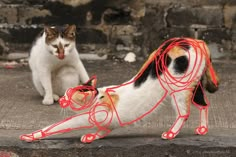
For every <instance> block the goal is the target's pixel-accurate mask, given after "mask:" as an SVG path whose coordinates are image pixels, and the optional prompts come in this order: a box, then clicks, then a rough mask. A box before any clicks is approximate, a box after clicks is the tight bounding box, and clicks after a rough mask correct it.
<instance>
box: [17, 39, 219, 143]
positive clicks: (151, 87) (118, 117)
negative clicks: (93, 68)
mask: <svg viewBox="0 0 236 157" xmlns="http://www.w3.org/2000/svg"><path fill="white" fill-rule="evenodd" d="M176 41H181V42H182V43H183V44H182V45H181V46H174V47H172V48H171V49H169V50H168V52H167V53H166V55H165V57H164V60H165V63H164V64H163V62H161V61H160V60H158V58H160V56H161V54H157V51H154V52H153V53H152V54H151V55H150V57H149V59H148V60H147V61H146V62H145V64H144V65H143V67H142V68H141V69H140V71H139V72H138V73H137V75H135V76H134V77H133V78H132V79H131V80H129V81H127V82H125V83H123V84H121V85H118V86H106V87H102V88H96V85H95V84H96V80H95V79H92V80H90V86H93V87H94V90H88V91H84V92H82V91H77V92H76V94H75V98H74V99H77V101H80V100H81V102H83V101H84V100H85V99H83V98H82V97H81V98H80V97H77V96H76V95H77V94H79V93H85V92H86V93H87V94H88V95H93V94H94V92H95V93H96V94H95V95H96V96H95V98H93V100H94V103H93V105H91V106H90V107H88V108H87V109H84V110H81V111H76V113H79V114H81V116H75V117H73V118H69V119H67V120H66V121H64V122H63V123H60V122H59V123H58V124H59V125H56V126H55V127H52V128H51V129H50V130H48V128H49V127H50V126H49V127H46V128H44V129H42V130H40V132H38V133H33V134H31V135H32V136H33V137H34V138H33V139H34V140H35V139H40V138H44V137H46V136H42V132H43V133H45V132H46V130H47V133H49V134H48V135H52V134H53V133H54V132H58V131H60V130H65V129H67V128H70V129H71V130H73V129H76V128H78V127H82V126H90V125H91V121H90V120H89V114H82V113H86V112H88V111H89V110H91V108H93V107H94V106H96V104H105V105H102V106H99V107H97V108H96V110H95V111H98V110H101V109H103V110H106V111H107V112H109V113H110V114H109V115H108V116H107V120H105V119H104V118H105V117H104V116H105V115H104V114H102V113H96V114H95V118H96V119H97V121H103V120H104V123H102V124H94V125H92V127H91V128H97V129H98V131H97V132H96V133H92V134H94V135H95V136H96V139H99V138H102V137H104V136H106V135H107V134H108V133H109V132H110V131H112V130H113V129H115V128H118V127H121V126H125V125H129V124H133V123H135V122H136V121H138V120H140V119H143V120H144V121H148V120H149V117H152V116H155V115H156V111H157V108H158V106H159V105H164V104H165V105H172V106H173V108H174V110H175V111H176V117H177V118H176V121H175V122H174V124H173V126H172V127H171V128H170V129H169V131H167V132H164V133H163V134H162V138H163V139H172V138H174V137H175V136H176V135H177V134H178V133H179V131H180V129H181V128H182V126H183V124H184V122H185V121H186V120H187V118H188V116H189V108H190V104H191V103H194V104H195V105H197V106H198V107H199V108H200V109H201V114H200V116H201V122H200V126H203V127H206V128H207V125H208V122H207V113H208V111H207V109H208V104H207V102H206V101H205V96H204V94H203V92H202V88H201V85H202V86H203V87H205V88H206V90H208V91H210V92H212V93H213V92H215V91H216V90H217V89H218V84H219V82H218V77H217V75H216V73H215V71H214V69H213V67H212V64H211V62H209V61H208V60H209V59H210V52H209V50H208V49H207V46H206V44H205V43H204V42H203V41H199V40H195V39H189V38H175V39H173V40H170V41H169V42H166V43H165V44H164V45H162V46H161V47H160V48H159V50H160V49H162V51H165V49H166V48H167V47H168V45H170V44H172V43H173V42H176ZM189 41H191V42H201V43H202V45H200V47H199V48H200V49H201V47H204V48H206V53H205V54H199V53H201V52H200V51H197V50H196V49H194V48H193V47H192V45H188V43H189ZM199 48H198V49H199ZM195 50H196V51H195ZM187 51H188V52H189V53H187ZM159 52H161V51H159ZM187 54H190V55H187ZM197 56H198V57H199V56H202V59H201V60H199V59H198V60H197V59H196V58H197ZM190 58H191V59H190ZM195 63H196V65H197V66H199V68H196V65H195ZM165 68H166V69H165ZM167 71H168V73H169V74H170V75H171V76H172V77H173V79H178V78H180V77H181V76H183V75H184V74H185V73H188V72H190V71H192V73H194V74H195V75H192V76H193V78H192V81H191V82H188V83H185V84H184V85H183V84H181V83H180V82H177V83H175V84H171V85H170V84H169V85H168V84H167V83H165V82H164V81H162V79H163V78H164V75H166V73H167ZM212 75H214V76H212ZM189 77H191V76H189ZM213 78H215V79H216V80H215V81H217V82H214V80H213ZM170 79H171V78H170ZM188 79H189V78H188V76H186V77H184V80H185V81H186V80H188ZM184 80H183V81H184ZM172 81H173V80H172ZM204 82H205V83H204ZM84 86H88V84H85V85H84ZM95 89H96V90H95ZM65 97H66V98H67V95H66V94H65ZM76 97H77V98H76ZM87 98H88V99H91V97H87ZM109 116H110V117H112V120H111V121H109ZM107 121H109V125H107V124H108V123H107ZM55 124H56V123H55ZM51 126H53V125H51ZM198 128H199V126H198ZM170 131H171V132H172V133H174V134H173V135H170V138H168V134H170V133H171V132H170ZM206 132H207V131H206ZM206 132H201V130H199V129H198V131H196V133H197V134H205V133H206ZM27 135H30V134H27ZM27 135H26V136H24V135H23V136H21V139H22V140H25V141H32V140H33V139H30V138H29V136H27ZM45 135H46V134H45ZM90 135H91V134H86V135H84V136H82V138H81V141H82V142H86V140H85V141H84V140H83V139H84V138H86V137H89V136H90Z"/></svg>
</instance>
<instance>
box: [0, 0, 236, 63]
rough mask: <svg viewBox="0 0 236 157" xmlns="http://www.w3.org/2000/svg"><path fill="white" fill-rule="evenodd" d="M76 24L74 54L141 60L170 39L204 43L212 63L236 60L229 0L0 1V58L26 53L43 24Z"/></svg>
mask: <svg viewBox="0 0 236 157" xmlns="http://www.w3.org/2000/svg"><path fill="white" fill-rule="evenodd" d="M66 23H69V24H72V23H73V24H76V25H77V28H78V36H77V43H78V49H79V51H80V53H86V54H98V55H99V56H103V55H105V54H108V57H110V58H121V59H122V58H123V57H124V56H125V55H126V54H127V53H128V52H134V53H135V54H136V55H137V56H138V57H139V58H145V57H146V56H147V55H148V54H149V53H150V52H151V51H152V50H154V49H155V48H157V47H158V46H159V45H160V43H161V42H163V41H164V40H166V39H168V38H170V37H176V36H187V37H195V38H199V39H204V40H205V41H206V42H207V43H208V44H209V46H210V49H211V50H212V52H213V57H214V58H222V59H223V58H228V59H232V58H235V57H236V1H235V0H179V1H175V0H145V1H144V0H37V1H36V0H1V1H0V56H1V58H4V57H5V58H7V56H8V54H10V53H14V52H22V53H24V52H29V50H30V47H31V43H32V42H33V40H34V39H35V37H36V36H37V34H38V33H39V32H40V31H41V30H42V29H43V25H44V24H48V25H62V24H66Z"/></svg>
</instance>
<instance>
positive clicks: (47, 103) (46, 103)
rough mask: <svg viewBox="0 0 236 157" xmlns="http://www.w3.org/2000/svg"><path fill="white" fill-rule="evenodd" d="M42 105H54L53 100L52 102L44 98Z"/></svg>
mask: <svg viewBox="0 0 236 157" xmlns="http://www.w3.org/2000/svg"><path fill="white" fill-rule="evenodd" d="M42 103H43V104H44V105H52V104H53V103H54V100H53V98H47V97H44V99H43V101H42Z"/></svg>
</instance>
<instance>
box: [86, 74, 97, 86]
mask: <svg viewBox="0 0 236 157" xmlns="http://www.w3.org/2000/svg"><path fill="white" fill-rule="evenodd" d="M84 85H87V86H92V87H94V88H96V86H97V77H96V76H92V77H91V78H90V79H89V80H88V82H86V83H85V84H84Z"/></svg>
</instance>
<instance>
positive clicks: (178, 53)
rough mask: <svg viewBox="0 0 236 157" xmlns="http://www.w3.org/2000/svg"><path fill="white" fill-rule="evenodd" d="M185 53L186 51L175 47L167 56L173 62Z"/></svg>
mask: <svg viewBox="0 0 236 157" xmlns="http://www.w3.org/2000/svg"><path fill="white" fill-rule="evenodd" d="M185 53H186V51H185V50H184V49H182V48H181V47H178V46H175V47H173V48H172V49H171V50H170V51H169V52H168V56H169V57H170V58H171V59H172V60H174V59H176V58H178V57H180V56H183V55H184V54H185Z"/></svg>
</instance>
